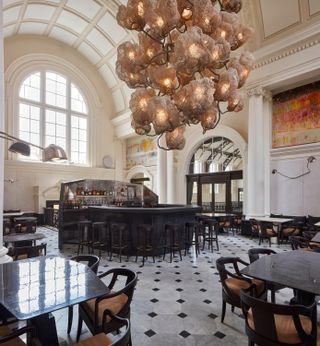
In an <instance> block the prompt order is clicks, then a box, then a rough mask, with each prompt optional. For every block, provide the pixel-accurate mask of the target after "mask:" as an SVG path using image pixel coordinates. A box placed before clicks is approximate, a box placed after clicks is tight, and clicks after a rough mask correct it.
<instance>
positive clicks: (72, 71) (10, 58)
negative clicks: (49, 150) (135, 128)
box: [4, 35, 125, 212]
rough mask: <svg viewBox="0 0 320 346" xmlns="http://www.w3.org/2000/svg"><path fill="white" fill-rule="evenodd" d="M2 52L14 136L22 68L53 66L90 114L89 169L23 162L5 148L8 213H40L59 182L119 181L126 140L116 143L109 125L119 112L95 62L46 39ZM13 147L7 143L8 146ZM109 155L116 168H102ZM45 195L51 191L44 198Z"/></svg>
mask: <svg viewBox="0 0 320 346" xmlns="http://www.w3.org/2000/svg"><path fill="white" fill-rule="evenodd" d="M4 48H5V82H6V85H5V89H6V105H5V107H6V112H5V114H6V118H5V130H6V131H7V132H9V133H11V134H14V133H15V129H16V118H15V113H16V101H15V98H16V94H15V93H16V91H17V89H18V86H19V84H20V82H21V71H23V70H24V69H27V71H30V72H31V71H33V70H34V68H36V67H37V66H39V67H41V66H49V67H50V68H52V69H55V70H57V71H58V72H60V73H62V74H66V75H69V77H71V78H72V81H73V82H74V83H75V84H77V85H78V86H79V87H80V89H81V91H82V93H83V94H84V96H85V98H86V99H87V101H88V104H89V112H90V116H89V137H90V138H89V141H90V142H89V143H90V144H89V146H90V149H89V156H90V162H89V165H88V167H83V166H76V165H69V166H67V165H57V164H55V165H53V164H44V163H42V162H39V163H36V162H19V161H17V160H16V155H15V154H13V153H10V152H8V151H7V150H5V152H4V153H5V159H6V161H5V178H7V179H13V180H16V182H14V183H12V184H10V183H7V182H6V183H5V188H4V209H21V210H24V211H36V212H42V208H43V207H44V206H45V200H46V199H53V198H58V197H59V194H58V190H57V189H56V188H55V186H56V184H57V182H58V181H60V180H75V179H83V178H96V179H117V180H121V179H122V178H123V167H124V166H123V161H124V160H125V150H124V146H123V144H122V143H123V141H122V140H119V141H115V137H114V136H115V135H114V127H113V125H112V123H111V121H110V119H111V118H112V116H113V114H114V112H115V111H114V103H113V99H112V97H111V95H110V91H109V89H108V87H107V85H106V84H105V82H104V80H103V79H102V77H101V76H100V75H99V73H98V72H97V70H96V69H95V68H94V67H93V66H92V64H91V63H90V62H89V61H87V60H86V59H85V58H84V57H83V56H81V55H80V54H79V52H78V51H76V50H75V49H73V48H70V47H68V46H66V45H64V44H62V43H61V42H57V41H55V40H53V39H50V38H47V37H41V36H32V35H31V36H29V35H28V36H23V35H18V36H13V37H11V38H9V39H6V40H5V46H4ZM9 144H10V143H6V148H8V145H9ZM105 155H110V156H111V158H112V159H113V163H114V165H113V169H106V168H103V164H102V159H103V157H104V156H105ZM36 191H38V192H36ZM44 191H47V192H46V194H45V195H43V192H44Z"/></svg>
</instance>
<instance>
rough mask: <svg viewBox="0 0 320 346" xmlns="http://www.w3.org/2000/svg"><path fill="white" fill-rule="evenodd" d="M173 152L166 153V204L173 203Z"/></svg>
mask: <svg viewBox="0 0 320 346" xmlns="http://www.w3.org/2000/svg"><path fill="white" fill-rule="evenodd" d="M174 177H175V176H174V151H173V150H170V151H167V203H168V204H174V202H175V198H174V196H175V186H176V185H175V180H174Z"/></svg>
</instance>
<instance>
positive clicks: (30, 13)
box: [23, 4, 56, 20]
mask: <svg viewBox="0 0 320 346" xmlns="http://www.w3.org/2000/svg"><path fill="white" fill-rule="evenodd" d="M55 10H56V7H53V6H47V5H40V4H30V5H28V6H27V9H26V12H25V14H24V17H23V19H41V20H50V19H51V17H52V15H53V13H54V11H55Z"/></svg>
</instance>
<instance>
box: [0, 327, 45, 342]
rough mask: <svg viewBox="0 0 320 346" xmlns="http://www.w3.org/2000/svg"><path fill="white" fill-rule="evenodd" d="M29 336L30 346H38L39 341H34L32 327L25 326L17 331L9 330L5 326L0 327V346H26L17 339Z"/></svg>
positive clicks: (34, 334)
mask: <svg viewBox="0 0 320 346" xmlns="http://www.w3.org/2000/svg"><path fill="white" fill-rule="evenodd" d="M24 334H29V335H30V339H31V344H30V345H32V346H40V342H39V340H37V339H36V330H35V328H34V327H33V326H25V327H22V328H19V329H14V330H11V329H10V328H9V327H8V326H7V325H2V326H0V344H4V345H5V346H6V345H7V346H26V345H27V344H26V343H25V342H23V341H22V340H21V339H20V338H19V337H20V336H21V335H24Z"/></svg>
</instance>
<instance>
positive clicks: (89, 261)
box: [67, 255, 100, 334]
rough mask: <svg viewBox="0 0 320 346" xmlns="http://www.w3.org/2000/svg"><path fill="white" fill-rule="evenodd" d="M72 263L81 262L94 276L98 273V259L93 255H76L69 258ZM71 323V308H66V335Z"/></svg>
mask: <svg viewBox="0 0 320 346" xmlns="http://www.w3.org/2000/svg"><path fill="white" fill-rule="evenodd" d="M70 259H71V260H72V261H76V262H81V263H83V264H85V265H87V266H88V267H89V268H90V269H91V270H92V271H93V272H94V273H95V274H97V272H98V268H99V263H100V258H99V257H98V256H95V255H77V256H74V257H71V258H70ZM72 321H73V306H69V308H68V329H67V333H68V334H70V331H71V327H72Z"/></svg>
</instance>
